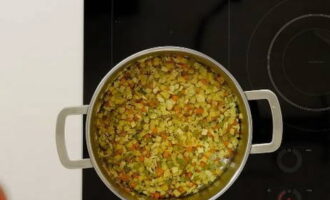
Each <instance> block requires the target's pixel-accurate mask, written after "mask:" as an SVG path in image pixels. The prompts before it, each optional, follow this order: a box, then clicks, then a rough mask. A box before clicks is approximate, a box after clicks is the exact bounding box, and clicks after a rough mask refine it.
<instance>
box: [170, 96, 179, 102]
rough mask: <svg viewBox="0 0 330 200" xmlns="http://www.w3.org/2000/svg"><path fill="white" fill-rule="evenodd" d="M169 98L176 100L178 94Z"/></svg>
mask: <svg viewBox="0 0 330 200" xmlns="http://www.w3.org/2000/svg"><path fill="white" fill-rule="evenodd" d="M171 99H172V100H173V101H177V100H178V99H179V96H177V95H173V96H172V97H171Z"/></svg>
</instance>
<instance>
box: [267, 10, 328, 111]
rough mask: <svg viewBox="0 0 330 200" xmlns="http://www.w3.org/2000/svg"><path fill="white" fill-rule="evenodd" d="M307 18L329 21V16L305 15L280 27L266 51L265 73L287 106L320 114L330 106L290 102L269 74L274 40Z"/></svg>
mask: <svg viewBox="0 0 330 200" xmlns="http://www.w3.org/2000/svg"><path fill="white" fill-rule="evenodd" d="M309 17H325V18H328V19H330V16H329V15H325V14H306V15H302V16H299V17H296V18H294V19H292V20H290V21H289V22H287V23H286V24H284V26H282V27H281V28H280V29H279V31H277V33H276V34H275V36H274V37H273V39H272V40H271V43H270V46H269V48H268V51H267V71H268V76H269V78H270V81H271V83H272V85H273V86H274V88H275V89H276V91H277V92H278V93H279V94H280V95H281V97H282V98H283V99H284V100H285V101H286V102H288V103H289V104H291V105H293V106H295V107H297V108H300V109H302V110H307V111H316V112H320V111H326V110H329V109H330V106H327V107H323V108H310V107H307V106H301V105H299V104H297V103H295V102H293V101H291V100H290V99H289V98H287V97H286V96H285V95H284V94H283V93H282V91H281V90H280V89H279V88H278V87H277V85H276V83H275V81H274V79H273V76H272V72H271V69H270V56H271V52H272V49H273V46H274V44H275V41H276V39H277V38H278V37H279V35H280V34H281V32H282V31H283V30H284V29H286V28H287V27H288V26H290V25H291V24H292V23H294V22H296V21H298V20H301V19H304V18H309Z"/></svg>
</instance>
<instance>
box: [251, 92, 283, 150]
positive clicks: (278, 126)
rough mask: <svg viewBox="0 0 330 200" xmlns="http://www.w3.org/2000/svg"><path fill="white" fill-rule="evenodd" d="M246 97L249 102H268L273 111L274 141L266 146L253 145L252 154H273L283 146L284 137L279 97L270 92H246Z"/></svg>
mask: <svg viewBox="0 0 330 200" xmlns="http://www.w3.org/2000/svg"><path fill="white" fill-rule="evenodd" d="M245 95H246V97H247V99H248V100H261V99H265V100H267V101H268V103H269V106H270V109H271V113H272V121H273V136H272V141H271V142H270V143H264V144H253V145H252V147H251V154H257V153H271V152H274V151H276V150H277V149H278V148H279V147H280V145H281V142H282V135H283V120H282V112H281V107H280V103H279V101H278V98H277V96H276V95H275V94H274V93H273V92H272V91H270V90H253V91H246V92H245Z"/></svg>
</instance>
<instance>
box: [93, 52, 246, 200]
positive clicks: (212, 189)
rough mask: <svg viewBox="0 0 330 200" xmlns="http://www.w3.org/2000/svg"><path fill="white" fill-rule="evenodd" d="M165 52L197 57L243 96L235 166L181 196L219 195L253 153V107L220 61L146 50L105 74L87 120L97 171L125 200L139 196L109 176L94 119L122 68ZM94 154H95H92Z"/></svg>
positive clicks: (202, 197) (188, 199)
mask: <svg viewBox="0 0 330 200" xmlns="http://www.w3.org/2000/svg"><path fill="white" fill-rule="evenodd" d="M164 54H176V55H177V54H180V55H184V56H189V57H194V58H195V59H196V60H197V61H199V62H201V63H203V64H205V65H207V66H209V67H210V68H211V69H212V70H214V72H216V73H220V74H221V75H222V76H223V77H224V78H225V80H226V81H227V83H228V84H229V85H230V87H231V89H232V90H233V92H234V93H235V94H236V95H237V96H238V99H239V103H238V107H239V110H240V112H241V113H242V114H243V119H242V121H241V126H242V134H241V140H240V144H239V147H238V151H237V153H236V155H235V157H234V160H233V162H232V164H231V166H230V167H229V168H228V169H227V170H226V171H225V172H224V173H223V175H222V176H221V177H220V178H219V179H218V180H216V181H215V182H214V183H213V184H212V185H211V186H209V187H207V188H205V189H204V190H202V191H200V192H199V193H197V194H195V195H192V196H187V197H185V198H181V199H185V200H197V199H198V200H200V199H210V198H212V197H213V196H215V195H216V194H218V193H219V192H220V191H221V190H222V189H224V188H225V187H226V186H227V185H228V184H229V183H231V182H232V181H233V180H234V179H235V178H236V177H237V176H238V175H239V172H240V170H241V168H242V167H243V165H244V164H245V161H246V158H247V156H248V154H249V152H250V143H251V140H252V136H251V134H252V132H249V124H250V121H249V120H251V119H249V116H250V115H249V112H250V110H249V108H247V107H246V105H245V104H244V100H243V98H245V97H242V95H244V94H242V93H241V92H240V91H239V89H238V88H237V85H236V83H235V82H234V81H233V80H232V79H231V78H230V77H229V76H228V75H227V74H226V73H225V72H224V71H223V70H222V69H220V68H219V67H218V66H217V64H216V63H213V62H212V61H210V60H208V59H207V58H204V57H202V55H197V54H194V53H191V52H186V51H182V50H174V49H173V50H172V49H171V50H158V51H152V52H146V53H145V54H143V55H142V54H141V55H139V56H137V57H134V58H133V59H131V60H130V61H128V62H126V63H119V64H118V65H120V66H118V67H115V68H113V70H112V71H111V72H109V74H108V75H107V76H106V77H105V79H104V81H102V82H101V84H103V85H100V86H99V87H100V89H99V90H97V91H96V93H95V94H94V96H95V97H96V98H93V101H92V102H91V107H90V109H92V111H91V117H90V119H91V120H90V121H89V122H87V123H89V124H88V125H87V127H89V130H88V129H87V132H86V133H87V134H90V135H89V138H90V140H89V141H87V142H89V143H90V146H91V151H92V152H89V153H90V156H91V158H92V162H93V164H94V167H95V169H96V171H97V172H98V174H99V175H101V176H103V177H102V179H103V181H104V182H105V184H106V185H107V186H108V187H109V188H110V189H111V190H113V191H114V192H116V193H118V194H120V195H121V196H122V197H124V198H125V199H128V200H133V199H137V198H136V197H133V196H131V195H129V194H127V192H125V191H124V190H123V189H121V188H120V187H119V186H118V185H117V184H116V183H115V182H114V181H113V180H112V178H111V177H109V176H108V175H107V173H106V171H105V169H104V168H103V166H102V161H101V160H100V159H99V158H98V156H97V151H98V148H99V147H98V145H97V144H96V142H95V126H94V121H93V119H94V118H95V114H96V112H97V109H98V108H99V106H100V99H101V98H102V94H103V93H104V90H106V86H107V85H108V83H110V82H112V81H113V80H114V79H115V77H116V75H117V74H118V72H119V71H120V70H122V69H124V68H125V67H128V66H129V65H130V64H131V63H133V62H135V61H136V60H138V59H140V58H142V57H145V56H149V55H164ZM247 106H248V105H247ZM87 138H88V137H87ZM91 153H92V154H93V155H91ZM93 158H94V159H93ZM140 198H142V199H147V198H146V197H144V196H140Z"/></svg>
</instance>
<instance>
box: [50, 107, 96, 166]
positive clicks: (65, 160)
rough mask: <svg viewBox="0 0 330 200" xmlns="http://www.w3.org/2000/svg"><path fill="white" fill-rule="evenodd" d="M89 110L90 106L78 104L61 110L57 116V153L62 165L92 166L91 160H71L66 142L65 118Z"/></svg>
mask: <svg viewBox="0 0 330 200" xmlns="http://www.w3.org/2000/svg"><path fill="white" fill-rule="evenodd" d="M87 111H88V106H87V105H85V106H78V107H68V108H64V109H63V110H61V112H60V113H59V114H58V116H57V121H56V146H57V153H58V156H59V158H60V161H61V163H62V165H63V166H64V167H66V168H68V169H81V168H91V167H93V166H92V163H91V160H90V159H89V158H88V159H82V160H71V159H70V158H69V155H68V151H67V149H66V145H65V144H66V143H65V135H64V133H65V120H66V118H67V117H68V116H69V115H81V114H86V113H87Z"/></svg>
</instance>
